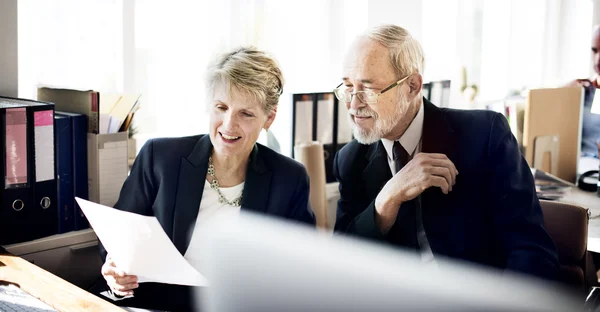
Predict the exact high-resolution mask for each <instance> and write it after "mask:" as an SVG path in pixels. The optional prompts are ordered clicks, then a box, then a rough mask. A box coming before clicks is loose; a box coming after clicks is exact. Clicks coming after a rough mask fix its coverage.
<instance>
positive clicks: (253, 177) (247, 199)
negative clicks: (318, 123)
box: [100, 135, 315, 310]
mask: <svg viewBox="0 0 600 312" xmlns="http://www.w3.org/2000/svg"><path fill="white" fill-rule="evenodd" d="M212 149H213V146H212V143H211V141H210V138H209V136H208V135H198V136H191V137H184V138H161V139H153V140H150V141H148V142H147V143H146V144H145V145H144V147H142V149H141V151H140V153H139V155H138V157H137V158H136V161H135V163H134V164H133V168H132V169H131V173H130V175H129V177H128V178H127V180H126V181H125V183H124V184H123V188H122V189H121V193H120V196H119V200H118V201H117V203H116V204H115V208H116V209H120V210H124V211H130V212H134V213H139V214H142V215H146V216H156V218H157V219H158V221H159V222H160V224H161V226H162V227H163V229H164V230H165V232H166V233H167V235H168V236H169V238H170V239H171V240H172V241H173V244H174V245H175V247H177V250H179V252H181V254H182V255H184V254H185V252H186V250H187V248H188V245H189V243H190V240H191V236H192V232H193V229H194V226H195V222H196V218H197V217H198V210H199V208H200V201H201V199H202V192H203V190H204V182H205V181H206V172H207V169H208V158H209V156H210V154H211V151H212ZM308 197H309V178H308V174H307V172H306V169H305V168H304V166H303V165H302V164H300V163H298V162H297V161H295V160H293V159H291V158H288V157H286V156H283V155H281V154H278V153H276V152H274V151H272V150H271V149H269V148H267V147H265V146H262V145H260V144H256V145H255V146H254V149H253V150H252V152H251V154H250V163H249V164H248V169H247V172H246V180H245V184H244V193H243V198H242V209H244V210H248V211H253V212H256V213H262V214H267V215H272V216H275V217H281V218H284V219H289V220H294V221H299V222H302V223H306V224H309V225H313V226H314V224H315V221H314V216H313V213H312V209H311V208H310V205H309V202H308ZM100 250H101V256H102V259H103V261H104V259H105V258H106V251H105V250H104V248H103V247H102V246H100ZM165 265H168V264H165ZM188 291H189V290H186V287H181V286H172V285H162V284H154V283H143V284H141V285H140V288H139V289H138V290H135V291H134V297H135V298H134V299H136V300H135V301H132V300H130V299H126V300H123V301H118V302H117V303H119V304H123V305H129V306H138V307H146V308H154V309H166V310H179V309H182V307H183V306H178V305H176V306H172V305H170V304H171V303H174V302H177V301H178V300H176V299H174V298H170V296H171V297H178V296H180V294H181V293H186V292H188ZM179 300H180V301H188V302H183V303H185V304H188V303H189V298H183V297H182V298H180V299H179ZM167 301H168V302H167ZM183 303H182V304H183ZM165 304H168V305H166V306H165Z"/></svg>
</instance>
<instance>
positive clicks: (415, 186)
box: [375, 153, 458, 234]
mask: <svg viewBox="0 0 600 312" xmlns="http://www.w3.org/2000/svg"><path fill="white" fill-rule="evenodd" d="M456 175H458V170H456V167H455V166H454V163H452V161H450V159H448V157H446V155H444V154H426V153H419V154H417V155H416V156H415V158H414V159H412V160H411V161H409V162H408V163H407V164H406V165H405V166H404V168H402V170H400V171H399V172H398V173H396V175H395V176H394V177H393V178H392V179H390V180H389V181H388V182H387V183H386V184H385V186H384V187H383V189H382V190H381V192H379V195H377V198H376V199H375V209H376V215H375V223H376V225H377V227H378V228H379V230H380V231H381V232H382V233H383V234H385V233H387V232H388V231H389V230H390V229H391V228H392V226H393V225H394V222H396V217H397V216H398V209H399V208H400V205H401V204H402V203H404V202H407V201H409V200H412V199H414V198H415V197H417V196H419V195H421V193H423V192H424V191H425V190H426V189H428V188H430V187H432V186H434V187H439V188H440V189H441V190H442V192H443V193H444V194H448V192H451V191H452V186H453V185H454V184H455V183H456Z"/></svg>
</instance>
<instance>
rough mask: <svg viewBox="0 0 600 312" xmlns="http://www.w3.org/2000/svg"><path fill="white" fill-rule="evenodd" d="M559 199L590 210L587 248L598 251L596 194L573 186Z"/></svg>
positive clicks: (598, 201)
mask: <svg viewBox="0 0 600 312" xmlns="http://www.w3.org/2000/svg"><path fill="white" fill-rule="evenodd" d="M560 201H561V202H564V203H569V204H574V205H577V206H581V207H583V208H587V209H589V210H590V222H589V226H588V250H589V251H593V252H598V253H600V198H599V197H598V196H596V192H584V191H582V190H580V189H579V188H577V187H573V188H572V189H571V191H570V192H569V194H568V195H567V196H565V197H564V198H562V199H560Z"/></svg>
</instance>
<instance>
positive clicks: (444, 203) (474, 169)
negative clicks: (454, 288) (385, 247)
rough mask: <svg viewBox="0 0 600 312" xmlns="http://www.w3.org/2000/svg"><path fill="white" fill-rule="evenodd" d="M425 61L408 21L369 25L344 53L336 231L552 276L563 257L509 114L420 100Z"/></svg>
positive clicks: (430, 255)
mask: <svg viewBox="0 0 600 312" xmlns="http://www.w3.org/2000/svg"><path fill="white" fill-rule="evenodd" d="M423 67H424V56H423V51H422V48H421V45H420V44H419V42H418V41H417V40H415V39H414V38H413V37H412V36H411V35H410V34H409V32H408V31H406V30H405V29H404V28H402V27H399V26H395V25H383V26H379V27H375V28H373V29H372V30H370V31H369V32H367V33H366V34H364V35H361V36H359V37H358V38H357V39H356V40H355V42H354V43H353V45H352V46H351V48H350V49H349V51H348V53H347V55H346V57H345V59H344V66H343V70H344V71H343V76H342V83H341V84H340V85H339V86H338V87H337V88H336V89H335V91H334V92H335V95H336V97H337V98H338V100H340V102H342V103H346V106H347V107H348V110H349V111H348V112H349V115H348V117H349V122H350V125H351V127H352V130H353V134H354V137H355V140H353V141H352V142H350V143H348V144H346V145H345V146H344V147H343V148H342V149H341V150H340V151H339V152H338V153H337V155H336V156H335V160H334V175H335V176H336V178H337V180H338V181H339V190H340V200H339V202H338V212H337V223H336V224H335V231H336V232H338V233H346V234H350V235H354V236H359V237H363V238H366V239H370V240H372V241H375V242H382V243H385V244H390V245H392V246H396V247H399V248H403V249H405V250H410V251H414V252H417V253H418V254H420V255H421V257H422V259H423V261H425V262H429V263H435V259H436V258H437V257H442V258H445V257H451V258H454V259H461V260H465V261H469V262H472V263H477V264H482V265H487V266H492V267H496V268H499V269H501V270H507V271H513V272H520V273H525V274H529V275H533V276H536V277H540V278H544V279H554V278H555V277H556V274H557V270H558V256H557V251H556V247H555V245H554V242H553V241H552V239H551V238H550V236H549V234H548V233H547V232H546V230H545V229H544V226H543V224H544V218H543V216H542V211H541V207H540V203H539V201H538V198H537V196H536V192H535V185H534V181H533V177H532V175H531V171H530V169H529V166H528V165H527V163H526V162H525V159H524V158H523V157H522V156H521V153H520V152H519V148H518V146H517V141H516V140H515V138H514V136H513V135H512V133H511V130H510V128H509V126H508V123H507V121H506V118H504V116H502V115H501V114H498V113H495V112H492V111H474V110H453V109H446V108H438V107H437V106H435V105H434V104H433V103H431V102H430V101H428V100H427V99H425V98H423V97H422V95H421V89H422V86H423V78H422V74H423Z"/></svg>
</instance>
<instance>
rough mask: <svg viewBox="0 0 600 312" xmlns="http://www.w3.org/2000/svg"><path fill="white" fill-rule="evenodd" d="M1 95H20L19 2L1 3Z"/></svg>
mask: <svg viewBox="0 0 600 312" xmlns="http://www.w3.org/2000/svg"><path fill="white" fill-rule="evenodd" d="M0 38H1V40H0V42H2V44H0V95H4V96H12V97H16V96H17V93H18V81H19V79H18V78H19V76H18V53H17V52H18V32H17V0H2V1H0Z"/></svg>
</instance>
